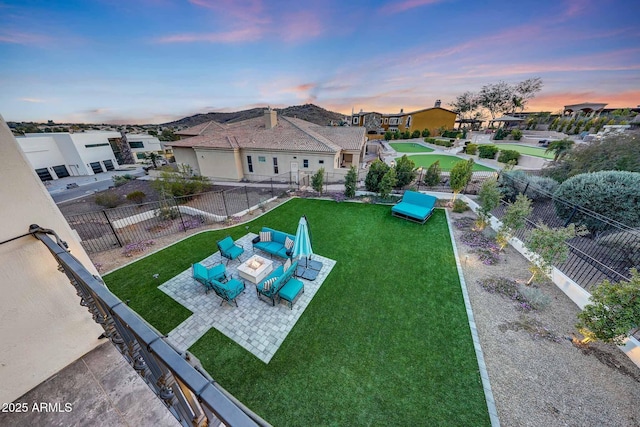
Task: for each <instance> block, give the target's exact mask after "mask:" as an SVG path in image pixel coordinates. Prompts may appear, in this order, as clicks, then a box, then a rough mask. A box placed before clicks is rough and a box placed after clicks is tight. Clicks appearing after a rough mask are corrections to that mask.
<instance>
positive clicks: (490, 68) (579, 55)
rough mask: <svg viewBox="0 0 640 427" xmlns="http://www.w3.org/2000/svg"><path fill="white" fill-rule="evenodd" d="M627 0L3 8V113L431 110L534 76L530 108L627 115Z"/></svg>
mask: <svg viewBox="0 0 640 427" xmlns="http://www.w3.org/2000/svg"><path fill="white" fill-rule="evenodd" d="M638 16H640V2H639V1H637V0H627V1H607V0H600V1H593V0H573V1H566V0H565V1H563V0H557V1H546V0H535V1H529V0H511V1H492V0H485V1H462V0H401V1H359V0H352V1H348V2H345V1H332V0H323V1H316V0H308V1H300V0H296V1H266V0H264V1H262V0H247V1H245V0H237V1H234V0H189V1H187V0H183V1H179V0H95V1H89V0H78V1H71V0H70V1H28V0H22V1H3V0H0V114H2V116H3V117H4V118H5V120H10V121H46V120H48V119H51V120H54V121H56V122H85V123H140V124H142V123H163V122H167V121H170V120H174V119H177V118H181V117H184V116H188V115H192V114H196V113H206V112H211V111H237V110H242V109H246V108H252V107H256V106H259V107H264V106H267V105H269V106H272V107H286V106H290V105H299V104H305V103H314V104H317V105H319V106H321V107H323V108H326V109H329V110H333V111H337V112H341V113H344V114H349V113H351V110H352V109H354V110H356V111H359V110H360V109H363V110H365V111H378V112H381V113H391V112H396V111H399V109H400V108H404V110H405V111H411V110H417V109H421V108H427V107H432V106H433V104H434V102H435V100H436V99H441V100H442V101H443V106H444V107H447V105H448V103H449V102H451V101H453V100H454V98H455V96H456V95H458V94H460V93H462V92H464V91H467V90H471V91H478V90H479V89H480V88H481V87H482V86H483V85H485V84H488V83H497V82H499V81H500V80H504V81H506V82H509V83H515V82H519V81H522V80H525V79H527V78H531V77H541V78H542V80H543V82H544V87H543V89H542V91H541V92H540V93H539V94H538V96H537V97H536V98H535V99H534V100H532V101H531V102H530V104H529V105H528V108H527V111H551V112H556V111H558V110H561V109H562V107H563V106H564V105H565V104H571V103H579V102H587V101H588V102H605V103H608V104H609V105H608V106H609V107H635V106H637V105H640V25H639V24H638Z"/></svg>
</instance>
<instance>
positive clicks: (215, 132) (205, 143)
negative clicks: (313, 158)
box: [172, 116, 365, 153]
mask: <svg viewBox="0 0 640 427" xmlns="http://www.w3.org/2000/svg"><path fill="white" fill-rule="evenodd" d="M211 123H212V122H209V123H207V124H202V125H198V126H194V127H193V128H189V129H187V131H189V133H187V134H185V133H184V131H182V132H180V134H183V135H189V134H196V132H198V133H197V134H196V135H197V136H193V137H190V138H185V139H182V140H180V141H176V142H173V143H172V146H173V147H193V148H227V149H232V148H244V149H250V148H253V149H263V150H282V151H312V152H329V153H335V152H339V151H340V150H342V149H348V150H360V149H361V148H362V146H363V145H364V143H365V129H364V128H351V127H330V126H319V125H316V124H314V123H310V122H307V121H305V120H301V119H297V118H292V117H284V116H278V123H277V125H276V126H274V127H273V128H271V129H267V128H266V127H265V119H264V117H256V118H253V119H248V120H243V121H240V122H235V123H229V124H224V125H223V124H220V123H217V122H215V124H214V125H211Z"/></svg>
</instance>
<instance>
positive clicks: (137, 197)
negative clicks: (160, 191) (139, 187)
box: [127, 191, 147, 204]
mask: <svg viewBox="0 0 640 427" xmlns="http://www.w3.org/2000/svg"><path fill="white" fill-rule="evenodd" d="M145 197H147V195H146V194H144V193H143V192H142V191H132V192H131V193H129V194H127V200H129V201H130V202H135V203H137V204H140V203H142V201H143V200H144V198H145Z"/></svg>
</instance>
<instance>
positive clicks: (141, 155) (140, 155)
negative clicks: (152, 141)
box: [136, 153, 147, 160]
mask: <svg viewBox="0 0 640 427" xmlns="http://www.w3.org/2000/svg"><path fill="white" fill-rule="evenodd" d="M136 158H137V159H138V160H144V159H146V158H147V155H146V154H144V153H136Z"/></svg>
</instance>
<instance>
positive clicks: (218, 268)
mask: <svg viewBox="0 0 640 427" xmlns="http://www.w3.org/2000/svg"><path fill="white" fill-rule="evenodd" d="M191 268H192V272H193V278H194V279H195V280H196V281H197V282H199V283H201V284H202V285H203V286H204V288H205V293H207V294H208V293H209V291H210V290H215V289H214V288H213V281H214V280H216V281H220V282H226V281H227V280H228V278H227V271H226V268H225V266H224V265H223V264H217V265H214V266H213V267H209V268H207V267H205V266H204V265H202V264H200V263H199V262H196V263H195V264H193V265H192V266H191Z"/></svg>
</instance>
